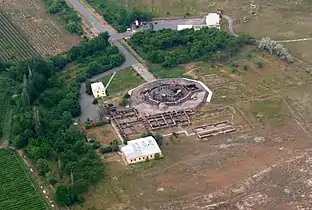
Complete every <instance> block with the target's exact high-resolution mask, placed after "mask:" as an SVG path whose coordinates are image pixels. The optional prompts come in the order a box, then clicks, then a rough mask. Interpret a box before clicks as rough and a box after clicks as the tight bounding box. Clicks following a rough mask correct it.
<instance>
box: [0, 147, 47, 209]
mask: <svg viewBox="0 0 312 210" xmlns="http://www.w3.org/2000/svg"><path fill="white" fill-rule="evenodd" d="M0 166H1V170H0V177H1V179H0V186H1V189H0V209H8V210H9V209H12V210H13V209H18V210H30V209H36V210H40V209H42V210H44V209H48V208H47V206H46V204H45V202H44V199H43V198H42V197H41V195H40V193H39V192H38V191H37V189H36V187H35V185H34V183H33V182H32V180H31V179H30V177H29V175H28V172H27V169H26V168H25V166H24V165H23V162H22V160H20V158H19V157H18V155H17V154H15V153H14V152H13V151H11V150H4V149H0Z"/></svg>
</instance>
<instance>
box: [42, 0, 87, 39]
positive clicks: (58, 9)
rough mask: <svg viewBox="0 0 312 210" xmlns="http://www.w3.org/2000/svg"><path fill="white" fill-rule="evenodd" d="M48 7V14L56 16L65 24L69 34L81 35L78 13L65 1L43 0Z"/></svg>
mask: <svg viewBox="0 0 312 210" xmlns="http://www.w3.org/2000/svg"><path fill="white" fill-rule="evenodd" d="M43 1H44V3H45V4H46V5H47V6H48V12H49V13H51V14H56V15H58V16H59V17H60V18H61V19H62V20H63V21H65V23H66V28H67V30H68V31H69V32H70V33H73V34H78V35H82V34H83V30H82V22H81V18H80V17H79V16H78V13H77V12H76V11H75V10H74V9H72V8H71V7H70V6H69V5H68V4H67V2H66V1H65V0H43Z"/></svg>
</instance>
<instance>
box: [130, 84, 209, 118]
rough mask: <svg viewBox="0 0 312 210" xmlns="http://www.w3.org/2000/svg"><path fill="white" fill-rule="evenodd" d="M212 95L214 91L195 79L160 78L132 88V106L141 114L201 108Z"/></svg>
mask: <svg viewBox="0 0 312 210" xmlns="http://www.w3.org/2000/svg"><path fill="white" fill-rule="evenodd" d="M211 97H212V91H211V90H210V89H209V88H208V87H207V86H206V85H204V84H203V83H200V82H197V81H195V80H189V79H183V78H171V79H160V80H156V81H152V82H148V83H144V84H142V85H140V86H138V87H137V88H135V89H134V90H132V92H131V98H130V106H131V107H133V108H135V109H137V110H138V111H139V113H140V114H141V115H154V114H160V113H164V112H172V111H180V110H186V109H192V110H199V108H200V107H201V106H203V105H204V104H205V103H206V102H209V101H210V100H211Z"/></svg>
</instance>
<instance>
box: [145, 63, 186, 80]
mask: <svg viewBox="0 0 312 210" xmlns="http://www.w3.org/2000/svg"><path fill="white" fill-rule="evenodd" d="M148 69H149V71H150V72H151V73H152V74H154V75H155V76H156V77H157V78H160V79H163V78H181V77H183V78H189V79H192V77H191V76H190V75H187V74H185V70H184V68H183V67H175V68H172V69H165V68H162V67H161V66H159V65H152V66H150V67H149V68H148Z"/></svg>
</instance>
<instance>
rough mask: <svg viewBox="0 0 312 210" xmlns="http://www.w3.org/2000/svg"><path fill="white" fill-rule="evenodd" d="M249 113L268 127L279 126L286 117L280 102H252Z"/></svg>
mask: <svg viewBox="0 0 312 210" xmlns="http://www.w3.org/2000/svg"><path fill="white" fill-rule="evenodd" d="M251 112H252V114H253V115H254V116H255V117H256V118H257V119H258V120H259V121H260V122H262V123H265V124H269V125H276V124H280V123H282V122H283V121H284V120H285V118H286V117H287V111H286V110H285V109H284V107H283V102H282V101H281V100H262V101H253V102H252V104H251Z"/></svg>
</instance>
